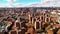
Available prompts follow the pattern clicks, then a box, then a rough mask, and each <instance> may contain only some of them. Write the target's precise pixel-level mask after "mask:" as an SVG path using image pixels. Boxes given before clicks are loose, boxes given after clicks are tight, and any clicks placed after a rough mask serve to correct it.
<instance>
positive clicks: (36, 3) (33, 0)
mask: <svg viewBox="0 0 60 34" xmlns="http://www.w3.org/2000/svg"><path fill="white" fill-rule="evenodd" d="M0 7H60V0H0Z"/></svg>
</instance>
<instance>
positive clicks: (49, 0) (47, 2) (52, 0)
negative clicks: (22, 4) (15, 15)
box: [28, 0, 60, 7]
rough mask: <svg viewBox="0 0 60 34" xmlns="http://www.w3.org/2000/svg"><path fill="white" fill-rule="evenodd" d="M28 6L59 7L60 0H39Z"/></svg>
mask: <svg viewBox="0 0 60 34" xmlns="http://www.w3.org/2000/svg"><path fill="white" fill-rule="evenodd" d="M28 6H29V7H30V6H31V7H60V0H41V2H40V3H39V2H37V3H31V4H30V5H28Z"/></svg>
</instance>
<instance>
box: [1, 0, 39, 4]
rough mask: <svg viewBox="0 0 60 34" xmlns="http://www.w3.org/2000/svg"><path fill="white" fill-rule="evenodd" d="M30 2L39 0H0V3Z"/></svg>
mask: <svg viewBox="0 0 60 34" xmlns="http://www.w3.org/2000/svg"><path fill="white" fill-rule="evenodd" d="M32 2H40V0H0V4H7V3H11V4H15V3H23V4H28V3H32Z"/></svg>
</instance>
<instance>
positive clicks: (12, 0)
mask: <svg viewBox="0 0 60 34" xmlns="http://www.w3.org/2000/svg"><path fill="white" fill-rule="evenodd" d="M6 1H7V2H15V1H16V0H6Z"/></svg>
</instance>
